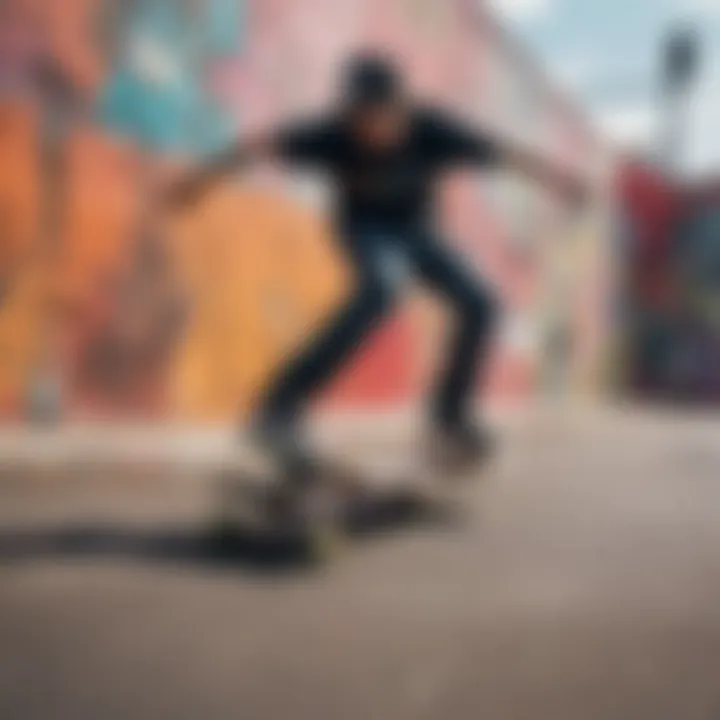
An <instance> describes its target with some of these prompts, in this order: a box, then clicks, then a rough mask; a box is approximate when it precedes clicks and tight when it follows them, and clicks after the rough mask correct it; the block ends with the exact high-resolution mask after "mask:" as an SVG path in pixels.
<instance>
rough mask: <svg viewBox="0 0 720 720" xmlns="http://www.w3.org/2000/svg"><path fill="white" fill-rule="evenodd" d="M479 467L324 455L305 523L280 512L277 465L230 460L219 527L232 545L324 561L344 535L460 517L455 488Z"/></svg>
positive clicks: (222, 480)
mask: <svg viewBox="0 0 720 720" xmlns="http://www.w3.org/2000/svg"><path fill="white" fill-rule="evenodd" d="M479 469H480V468H479V466H478V464H477V463H474V464H470V463H466V462H460V461H457V460H454V461H453V462H449V461H448V459H445V460H444V461H443V462H441V463H437V462H436V463H435V464H433V463H431V462H422V461H417V462H411V463H408V464H405V465H404V466H403V465H401V466H392V465H389V466H388V465H385V466H382V465H380V466H376V467H361V466H360V464H355V463H350V462H347V461H341V460H338V459H335V458H322V459H319V460H318V461H317V463H316V466H315V467H314V468H313V472H312V476H311V477H310V483H311V488H312V489H311V490H310V492H312V493H314V494H315V500H316V501H317V502H318V507H316V508H315V509H314V510H313V512H311V513H310V514H309V518H308V519H306V521H304V522H297V521H296V519H290V518H288V516H287V514H286V513H284V512H283V503H284V502H286V501H287V500H288V498H287V496H286V493H287V488H288V485H289V484H288V483H287V482H286V480H287V478H285V477H283V474H282V472H281V471H280V470H279V469H278V468H277V467H275V466H274V465H273V464H272V463H269V462H259V463H258V462H255V463H252V462H249V461H243V462H235V463H233V464H232V465H231V466H228V467H226V468H224V469H223V470H222V471H221V473H220V474H219V476H218V491H219V493H218V495H219V497H218V499H219V504H218V516H217V524H216V528H217V530H218V531H219V536H220V537H221V538H222V539H223V540H224V541H225V542H227V543H228V544H230V545H232V544H235V545H237V544H238V543H244V544H245V545H246V546H247V545H248V544H249V545H252V546H253V547H255V548H260V547H262V548H263V550H268V549H269V548H275V549H276V550H278V551H280V552H282V551H283V549H284V551H285V552H286V553H289V554H291V555H294V556H300V557H302V558H303V559H305V560H310V561H313V562H318V561H320V562H322V561H325V560H327V559H329V558H330V557H331V556H332V555H334V554H335V552H336V551H337V549H338V548H339V547H342V546H343V545H344V544H345V542H346V541H348V540H354V539H358V538H363V537H369V536H373V535H377V534H379V533H383V532H388V531H392V530H393V529H397V528H402V527H409V526H413V525H422V524H429V523H447V522H450V521H453V520H455V519H457V517H458V514H459V513H458V511H459V507H458V504H457V503H456V502H455V501H456V499H457V498H456V494H455V492H454V490H455V489H456V488H457V487H458V485H459V484H460V482H459V481H460V480H462V479H465V475H476V474H477V473H478V471H479ZM448 476H451V477H448ZM289 502H290V503H292V502H293V500H292V499H290V500H289Z"/></svg>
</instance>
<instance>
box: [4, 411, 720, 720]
mask: <svg viewBox="0 0 720 720" xmlns="http://www.w3.org/2000/svg"><path fill="white" fill-rule="evenodd" d="M719 436H720V419H718V420H714V419H712V418H701V417H695V418H689V417H686V418H681V417H679V416H674V415H664V416H658V415H650V414H647V413H637V412H635V413H630V412H627V411H625V412H623V411H617V410H616V411H603V412H593V413H579V412H573V413H571V414H570V415H568V416H564V415H560V416H554V417H553V418H549V417H548V418H537V417H536V418H533V419H532V420H531V421H530V420H529V421H528V422H524V423H518V424H517V426H514V427H513V428H512V429H511V430H509V431H508V432H507V436H506V444H505V450H504V454H503V457H502V462H501V463H500V464H499V466H498V467H497V469H496V470H494V471H493V473H491V474H489V475H488V476H487V477H486V478H484V479H483V480H480V481H478V483H477V484H475V485H474V486H473V487H472V488H468V489H466V490H464V491H463V495H464V499H465V502H466V513H465V515H464V517H463V519H462V521H460V522H458V523H457V524H455V525H452V526H450V527H448V526H442V527H441V526H435V525H432V524H426V525H423V524H418V525H412V526H408V527H398V528H396V532H392V533H388V534H378V535H376V536H373V537H372V538H370V539H369V540H368V541H366V542H363V543H358V544H357V545H355V546H353V547H351V548H349V549H348V550H347V552H346V553H345V554H344V555H342V556H341V557H339V558H338V561H337V562H335V563H333V564H331V565H330V566H328V567H326V568H325V569H324V570H317V571H308V570H304V569H302V568H298V567H292V566H291V567H281V568H277V567H276V568H274V569H269V568H263V567H262V566H258V565H257V564H253V563H251V562H249V559H248V558H246V557H238V558H235V559H232V558H227V557H224V556H220V555H217V554H214V553H213V552H212V551H211V550H210V549H209V547H208V545H207V543H206V541H205V540H204V538H205V533H206V531H207V527H208V520H207V519H208V516H209V513H210V510H209V508H210V507H211V506H212V498H213V495H212V487H211V484H210V483H209V477H210V476H211V473H208V472H207V471H206V470H203V463H202V462H200V463H198V462H195V463H192V462H189V461H188V460H187V458H185V459H183V462H182V463H179V464H175V465H174V466H173V465H172V464H171V463H169V461H168V459H167V458H166V459H165V460H164V461H163V462H162V463H158V462H152V461H150V460H145V461H143V460H142V459H141V458H139V457H135V458H132V460H130V459H128V460H127V462H123V458H122V457H115V458H114V459H112V461H110V460H107V459H105V460H103V459H102V458H101V457H99V456H97V455H95V456H93V454H92V453H91V452H90V450H92V449H93V447H95V446H96V443H93V442H90V443H88V444H87V447H86V449H87V450H88V452H87V453H86V457H84V458H83V456H82V453H81V452H79V451H78V450H77V448H78V447H82V443H81V442H79V441H78V440H77V438H76V442H77V443H78V445H77V447H76V451H75V454H74V455H73V456H72V457H69V456H68V457H64V459H61V458H60V457H59V456H54V457H52V458H50V459H49V460H48V459H47V458H45V459H44V460H43V461H42V462H34V463H33V462H32V459H33V457H32V453H31V452H27V451H28V449H31V448H32V442H37V438H36V439H35V440H34V441H33V439H32V438H30V439H28V438H25V439H24V440H23V442H24V443H25V445H22V443H20V439H19V438H16V439H15V440H14V441H12V442H11V441H9V440H7V438H5V441H4V442H5V444H4V445H3V440H2V438H0V449H2V452H3V454H4V457H5V462H4V466H3V469H2V472H1V473H0V717H1V718H3V720H5V719H7V720H35V719H40V718H43V719H45V718H51V719H52V720H86V719H87V720H105V719H115V718H117V719H118V720H128V719H130V718H132V719H133V720H164V719H165V718H168V719H172V720H185V719H187V720H191V719H192V720H200V719H202V720H210V719H215V718H217V719H218V720H219V719H225V718H242V720H255V719H257V720H261V719H262V720H273V719H275V718H278V719H279V718H294V719H297V720H303V719H306V718H307V719H308V720H311V719H312V720H317V719H323V718H333V719H335V718H343V719H345V718H347V719H349V720H352V719H354V718H358V719H363V720H364V719H366V718H378V719H380V720H402V719H404V718H453V719H456V718H457V719H463V718H467V719H468V720H477V719H479V718H483V719H487V720H496V719H497V720H538V719H544V718H548V719H551V720H595V719H597V720H614V719H618V720H666V719H667V720H717V719H718V718H720V444H718V437H719ZM386 441H387V438H386ZM53 442H56V443H58V446H60V445H62V442H61V441H58V440H54V441H53ZM44 444H45V445H46V446H47V443H44ZM386 444H387V442H386ZM21 445H22V447H23V452H19V451H18V450H17V449H18V448H19V447H20V446H21ZM368 452H371V450H368V449H365V450H363V454H367V453H368ZM35 460H37V457H35Z"/></svg>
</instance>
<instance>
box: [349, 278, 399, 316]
mask: <svg viewBox="0 0 720 720" xmlns="http://www.w3.org/2000/svg"><path fill="white" fill-rule="evenodd" d="M396 297H397V288H396V287H395V285H394V284H393V283H392V282H390V281H389V280H388V279H387V278H385V277H384V276H382V275H378V276H376V277H372V278H370V279H368V280H366V281H365V282H364V283H363V284H362V287H361V288H360V291H359V297H358V302H359V303H360V304H361V305H362V307H363V308H364V310H365V311H366V312H367V313H368V314H369V315H372V316H381V315H385V314H386V313H388V312H390V310H391V309H392V306H393V305H394V303H395V299H396Z"/></svg>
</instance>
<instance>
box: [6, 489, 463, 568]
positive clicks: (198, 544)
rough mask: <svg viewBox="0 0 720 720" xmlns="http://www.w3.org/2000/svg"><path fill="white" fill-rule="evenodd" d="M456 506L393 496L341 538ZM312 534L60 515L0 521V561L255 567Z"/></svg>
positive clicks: (405, 525)
mask: <svg viewBox="0 0 720 720" xmlns="http://www.w3.org/2000/svg"><path fill="white" fill-rule="evenodd" d="M459 520H460V513H459V512H458V511H457V510H456V509H455V508H441V507H433V506H430V505H429V504H427V503H424V502H421V501H419V500H416V499H409V498H395V499H388V500H385V501H383V502H377V503H375V504H373V505H372V506H368V507H364V508H363V509H362V511H359V512H357V513H354V514H352V515H351V516H349V517H348V518H347V519H346V521H345V523H344V525H343V528H342V531H341V533H340V539H341V542H343V543H344V542H346V541H347V542H350V543H352V544H354V543H355V542H366V541H369V540H379V539H382V538H388V537H389V536H396V535H398V534H399V533H402V532H403V531H405V532H409V531H412V530H417V529H422V528H426V529H431V528H440V527H446V528H447V527H448V526H451V525H455V524H457V523H458V522H459ZM315 540H316V539H315V538H312V537H311V536H310V535H309V534H307V533H304V534H303V533H290V532H283V531H280V530H275V529H269V528H261V527H257V526H253V525H251V524H249V523H242V522H240V521H234V522H232V523H230V522H228V521H221V520H219V519H209V520H208V521H207V522H202V521H198V522H195V523H184V524H179V523H173V524H170V525H168V524H165V525H159V526H155V527H153V528H151V529H148V528H145V527H138V526H137V524H135V525H132V524H130V523H126V524H119V523H117V522H114V523H109V522H107V521H96V522H87V521H65V522H63V523H55V524H52V525H48V524H44V525H41V526H40V527H38V526H37V525H35V526H34V527H33V526H30V527H23V528H14V529H5V530H3V529H1V528H0V563H21V562H32V561H47V560H87V559H122V560H135V561H138V562H143V563H146V562H151V563H167V564H180V565H204V566H228V567H235V568H244V569H246V570H249V571H257V572H273V571H274V572H278V571H289V570H293V569H301V568H303V567H308V566H311V565H312V564H314V563H315V562H316V561H317V560H319V559H322V558H320V557H318V549H317V547H316V546H315V544H314V543H315Z"/></svg>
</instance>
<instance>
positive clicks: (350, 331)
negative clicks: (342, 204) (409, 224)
mask: <svg viewBox="0 0 720 720" xmlns="http://www.w3.org/2000/svg"><path fill="white" fill-rule="evenodd" d="M343 241H344V244H345V246H346V248H347V250H348V253H349V256H350V259H351V261H352V264H353V266H354V270H355V274H356V279H357V281H356V285H355V288H354V291H353V292H352V293H351V294H350V297H349V299H348V300H347V301H346V302H345V304H344V305H343V307H341V309H340V310H339V311H338V312H337V313H336V314H335V316H334V317H332V318H331V319H330V320H329V321H328V322H327V324H326V325H325V327H324V329H323V330H321V331H320V332H319V333H318V334H317V335H316V336H314V337H312V338H311V339H310V341H309V343H308V344H307V345H306V346H305V347H304V348H303V349H302V350H301V351H300V352H299V353H298V354H297V355H296V356H294V357H292V358H291V359H290V361H289V362H288V363H287V364H286V365H285V366H284V367H282V368H281V370H280V372H279V374H278V375H277V376H276V377H275V379H274V380H273V382H271V384H270V386H269V389H268V391H267V392H266V394H265V396H264V398H263V400H262V403H261V406H260V416H261V419H265V420H273V419H277V420H283V421H290V420H294V419H295V418H296V417H297V416H298V415H299V414H300V413H301V412H302V411H303V410H305V409H306V407H307V404H308V402H309V400H310V399H311V397H312V396H314V395H315V393H317V391H318V390H320V389H321V388H322V387H323V386H324V385H325V384H326V383H327V382H328V381H330V380H331V379H333V378H334V376H335V375H336V373H337V371H338V370H339V369H341V368H342V367H343V366H344V364H345V363H346V361H347V360H348V359H349V358H351V357H352V355H353V354H354V353H355V352H356V350H357V349H358V347H359V346H360V345H361V344H362V343H363V342H364V341H365V340H366V339H367V338H368V336H370V334H371V332H372V330H374V329H375V328H376V327H377V325H378V324H379V323H380V321H381V320H383V319H384V318H385V317H387V315H388V314H389V313H390V312H391V311H392V310H393V308H394V307H395V304H396V301H397V299H398V295H399V294H400V291H401V290H402V288H403V286H404V284H405V279H406V278H407V276H408V275H410V276H413V277H414V278H416V279H417V280H419V281H420V282H421V283H422V284H423V285H425V286H427V287H428V288H429V289H431V290H433V291H435V292H437V293H439V295H440V296H441V297H442V299H443V300H444V301H445V302H446V303H447V304H448V306H449V309H450V310H451V311H452V312H453V314H454V316H455V319H456V323H457V327H456V328H455V332H454V335H453V337H452V338H451V340H450V342H451V345H450V348H449V353H448V359H447V363H446V366H445V367H444V368H443V372H442V373H441V375H440V381H439V383H438V385H437V388H436V390H435V393H434V397H433V400H432V405H431V412H432V415H433V419H434V420H435V421H436V422H438V423H440V424H451V423H455V422H460V421H462V420H463V419H465V418H466V416H467V412H468V410H469V406H470V403H471V402H472V398H473V386H474V379H475V377H476V376H477V374H478V372H479V371H480V370H481V367H482V365H483V364H484V361H485V360H486V358H487V354H488V348H489V343H490V339H491V334H492V328H493V325H494V320H495V314H496V313H495V302H494V299H493V297H492V295H491V293H490V292H489V290H488V289H487V287H486V286H485V284H484V283H483V282H482V281H481V280H480V278H478V277H477V276H476V275H475V274H474V273H473V272H472V271H471V268H470V267H469V266H468V264H467V262H465V261H463V260H462V259H461V258H459V257H457V256H456V255H455V254H454V253H453V252H452V251H451V250H450V249H449V248H448V247H446V246H445V245H443V244H442V242H441V240H439V239H438V238H437V237H435V235H434V234H432V233H431V232H429V231H426V230H420V231H417V230H416V231H412V232H410V231H408V232H404V233H397V232H386V231H383V230H381V229H377V228H350V229H349V230H347V231H346V232H345V233H344V234H343Z"/></svg>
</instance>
